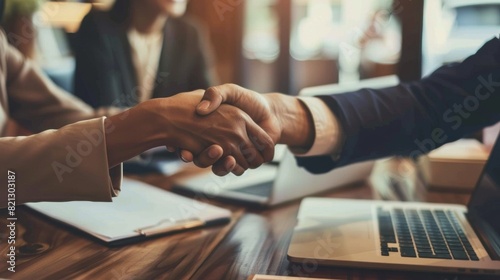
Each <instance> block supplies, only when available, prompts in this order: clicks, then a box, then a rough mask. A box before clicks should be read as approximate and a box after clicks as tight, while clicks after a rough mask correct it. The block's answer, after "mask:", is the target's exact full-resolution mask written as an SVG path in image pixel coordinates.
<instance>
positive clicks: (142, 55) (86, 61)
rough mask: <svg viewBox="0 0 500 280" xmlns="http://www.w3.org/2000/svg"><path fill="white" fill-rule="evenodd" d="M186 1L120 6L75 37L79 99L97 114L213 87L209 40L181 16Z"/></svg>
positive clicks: (85, 24)
mask: <svg viewBox="0 0 500 280" xmlns="http://www.w3.org/2000/svg"><path fill="white" fill-rule="evenodd" d="M187 2H188V0H180V1H179V0H116V2H115V3H114V5H113V6H112V8H111V10H109V11H105V12H103V11H91V12H90V13H89V14H88V15H87V16H86V17H85V18H84V19H83V21H82V24H81V26H80V29H79V30H78V32H77V34H76V44H75V50H74V51H75V57H76V71H75V83H74V86H75V95H76V96H78V97H79V98H81V99H82V100H83V101H85V102H86V103H88V104H89V105H91V106H92V107H94V108H97V107H100V106H110V105H113V106H118V107H130V106H133V105H136V104H137V103H139V102H142V101H145V100H148V99H150V98H156V97H168V96H171V95H174V94H177V93H179V92H186V91H192V90H196V89H206V88H207V87H209V86H210V85H211V84H212V80H213V78H212V75H211V71H210V66H209V65H210V63H209V62H208V59H207V55H206V52H205V50H206V49H207V47H206V45H205V40H203V37H202V36H201V35H200V33H199V32H198V30H197V28H195V25H193V23H191V22H190V21H188V20H187V19H185V18H181V16H182V15H183V14H184V13H185V11H186V6H187Z"/></svg>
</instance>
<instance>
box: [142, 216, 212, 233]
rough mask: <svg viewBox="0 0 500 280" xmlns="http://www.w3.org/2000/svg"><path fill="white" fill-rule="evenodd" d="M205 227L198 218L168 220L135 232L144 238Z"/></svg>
mask: <svg viewBox="0 0 500 280" xmlns="http://www.w3.org/2000/svg"><path fill="white" fill-rule="evenodd" d="M203 225H205V222H204V221H202V220H200V219H197V218H191V219H185V220H173V219H166V220H162V221H160V222H158V223H157V224H156V225H153V226H148V227H144V228H139V229H136V230H135V231H136V232H138V233H139V234H141V235H144V236H152V235H156V234H161V233H167V232H172V231H177V230H183V229H190V228H195V227H201V226H203Z"/></svg>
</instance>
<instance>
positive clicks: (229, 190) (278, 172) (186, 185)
mask: <svg viewBox="0 0 500 280" xmlns="http://www.w3.org/2000/svg"><path fill="white" fill-rule="evenodd" d="M276 154H280V155H281V156H279V157H278V159H275V160H274V163H271V164H264V165H262V166H261V167H259V168H257V169H249V170H247V171H246V172H245V174H243V175H242V176H239V177H238V176H235V175H233V174H229V175H227V176H224V177H219V176H216V175H214V174H213V173H212V172H207V173H203V174H201V175H195V176H189V177H186V178H180V179H178V180H176V181H175V182H174V189H175V190H177V191H181V192H182V191H190V192H194V193H202V194H204V195H206V196H209V197H221V198H225V199H230V200H235V201H239V202H248V203H250V204H258V205H263V206H266V205H268V206H271V205H276V204H280V203H283V202H286V201H291V200H294V199H298V198H301V197H304V196H307V195H310V194H314V193H318V192H322V191H326V190H329V189H332V188H335V187H340V186H345V185H348V184H354V183H356V182H360V181H364V180H366V178H368V176H369V175H370V173H371V170H372V167H373V162H372V161H369V162H362V163H358V164H355V165H352V166H349V167H342V168H339V169H338V170H334V171H332V172H329V173H325V174H320V175H314V174H311V173H309V172H308V171H307V170H305V169H304V168H302V167H299V166H297V162H296V160H295V157H294V155H293V154H292V153H291V152H290V151H288V149H287V148H286V147H284V146H278V147H277V153H276ZM275 158H276V157H275Z"/></svg>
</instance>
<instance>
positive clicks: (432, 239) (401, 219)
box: [377, 208, 479, 261]
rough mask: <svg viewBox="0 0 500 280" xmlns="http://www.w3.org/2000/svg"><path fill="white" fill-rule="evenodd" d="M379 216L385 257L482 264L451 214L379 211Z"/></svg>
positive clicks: (427, 211) (425, 211)
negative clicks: (398, 255)
mask: <svg viewBox="0 0 500 280" xmlns="http://www.w3.org/2000/svg"><path fill="white" fill-rule="evenodd" d="M377 216H378V223H379V233H380V246H381V254H382V256H389V253H390V252H399V254H400V255H401V256H402V257H409V258H416V257H419V258H434V259H455V260H472V261H478V260H479V258H478V257H477V255H476V253H475V252H474V249H473V248H472V246H471V244H470V242H469V240H468V239H467V236H466V235H465V232H464V230H463V229H462V226H461V225H460V222H459V221H458V219H457V218H456V217H455V215H454V214H453V213H452V212H451V211H443V210H414V209H405V210H403V209H393V211H392V213H391V211H390V210H383V209H382V208H378V209H377ZM388 243H397V244H398V245H399V246H397V245H389V244H388Z"/></svg>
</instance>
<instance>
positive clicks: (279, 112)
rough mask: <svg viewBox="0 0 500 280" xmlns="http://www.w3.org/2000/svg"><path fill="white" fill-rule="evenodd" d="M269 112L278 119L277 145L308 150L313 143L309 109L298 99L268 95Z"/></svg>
mask: <svg viewBox="0 0 500 280" xmlns="http://www.w3.org/2000/svg"><path fill="white" fill-rule="evenodd" d="M267 96H268V100H270V106H271V111H272V112H273V114H274V115H275V116H276V117H277V118H278V122H279V124H280V127H281V134H280V138H279V141H278V143H280V144H286V145H288V146H290V147H292V148H297V149H301V150H308V149H309V148H310V147H311V146H312V145H313V143H314V137H315V129H314V121H313V118H312V115H311V112H309V109H308V108H307V107H306V105H305V104H303V103H302V102H301V101H300V100H299V99H298V98H296V97H293V96H288V95H284V94H268V95H267Z"/></svg>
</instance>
